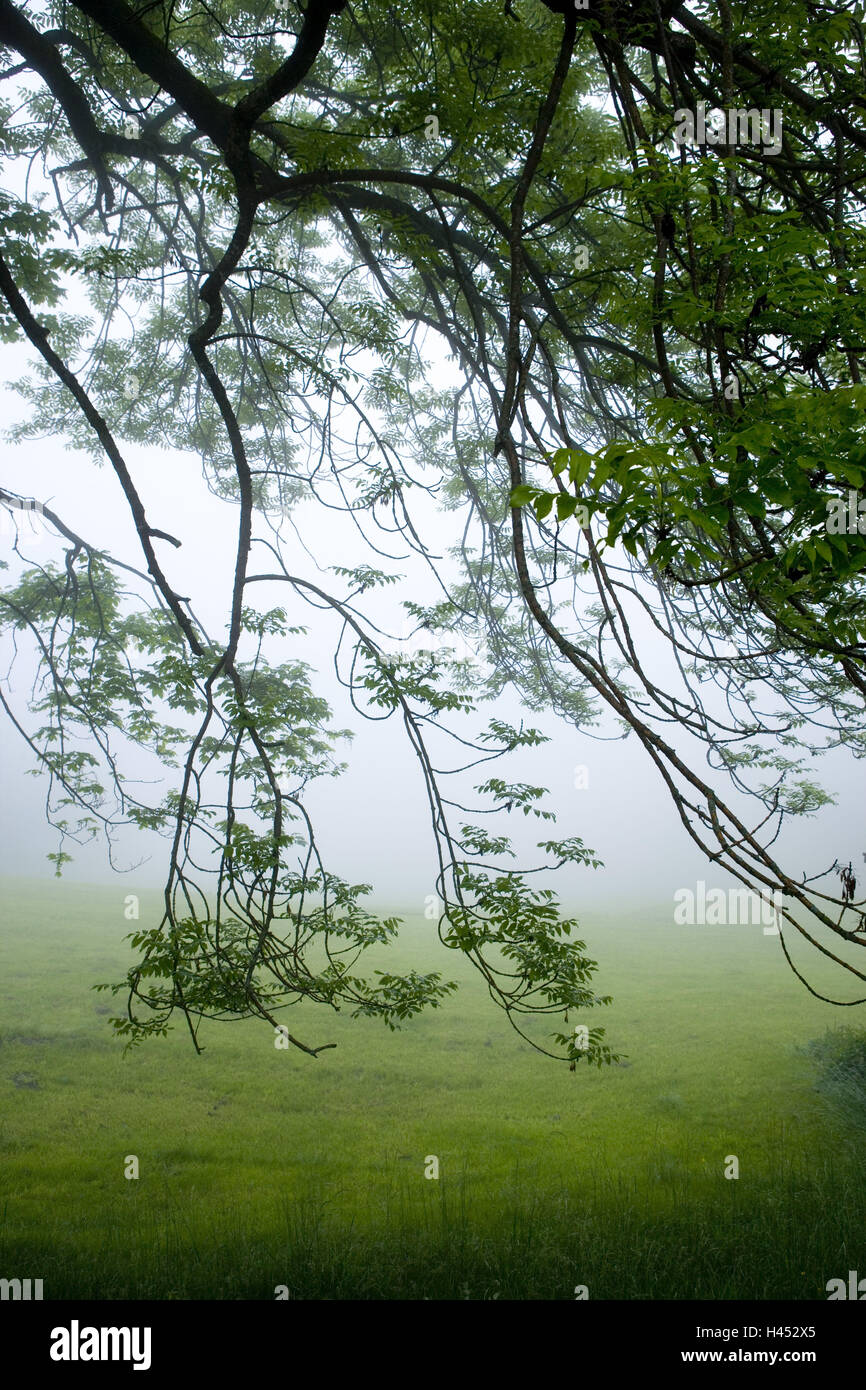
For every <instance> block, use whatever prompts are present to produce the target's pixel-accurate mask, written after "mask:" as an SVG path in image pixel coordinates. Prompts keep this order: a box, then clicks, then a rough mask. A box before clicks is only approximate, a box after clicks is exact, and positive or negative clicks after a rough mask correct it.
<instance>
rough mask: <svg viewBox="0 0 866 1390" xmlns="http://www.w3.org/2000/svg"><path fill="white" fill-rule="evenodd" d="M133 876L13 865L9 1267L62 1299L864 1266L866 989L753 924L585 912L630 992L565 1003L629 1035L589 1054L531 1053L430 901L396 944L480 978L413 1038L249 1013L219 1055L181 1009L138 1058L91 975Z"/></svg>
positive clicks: (0, 1263) (4, 1005)
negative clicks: (854, 994) (116, 1030)
mask: <svg viewBox="0 0 866 1390" xmlns="http://www.w3.org/2000/svg"><path fill="white" fill-rule="evenodd" d="M128 891H130V889H129V886H128V883H127V882H126V881H125V880H119V882H118V885H117V887H109V888H104V887H99V888H86V887H82V886H76V885H67V884H65V883H64V882H63V881H62V880H61V881H59V882H57V883H50V884H30V883H26V882H23V881H13V880H6V881H5V883H4V884H3V885H2V915H3V927H2V934H0V1276H2V1277H7V1278H12V1277H21V1278H28V1277H29V1278H41V1279H43V1281H44V1296H45V1298H46V1299H50V1298H106V1299H126V1298H159V1299H168V1298H220V1299H247V1298H252V1299H273V1298H274V1297H275V1290H276V1289H277V1288H278V1287H279V1286H285V1287H286V1288H287V1289H288V1294H289V1296H290V1297H292V1298H328V1299H351V1298H363V1299H390V1298H410V1299H424V1298H427V1299H442V1298H448V1299H453V1298H469V1299H493V1298H501V1299H515V1298H517V1299H527V1298H528V1299H573V1298H574V1297H575V1290H576V1289H577V1288H578V1287H579V1286H586V1288H587V1290H588V1296H589V1298H590V1299H623V1298H625V1299H632V1298H640V1299H684V1298H700V1299H733V1298H759V1299H771V1298H773V1299H775V1298H781V1299H816V1298H817V1299H825V1298H826V1296H827V1295H826V1292H825V1288H826V1283H827V1281H828V1280H829V1279H831V1278H837V1277H843V1278H847V1272H848V1270H849V1269H857V1270H859V1271H860V1273H861V1275H866V1183H864V1176H866V1171H864V1164H866V1160H864V1142H863V1141H864V1135H866V1126H864V1119H863V1116H864V1107H863V1106H862V1105H860V1104H859V1103H858V1100H862V1094H861V1093H859V1092H857V1086H856V1085H855V1086H854V1092H855V1093H856V1094H854V1097H853V1099H852V1098H851V1095H849V1093H848V1092H847V1091H846V1090H845V1088H844V1087H841V1088H840V1087H839V1086H838V1085H837V1086H835V1088H834V1086H832V1085H829V1084H828V1081H827V1078H828V1076H830V1074H831V1072H832V1067H830V1070H829V1071H828V1067H829V1066H830V1062H832V1060H833V1059H834V1058H836V1059H837V1061H838V1057H839V1056H843V1055H845V1048H846V1047H849V1048H850V1035H849V1034H846V1033H845V1032H844V1031H843V1030H844V1029H846V1028H847V1029H851V1028H852V1027H853V1028H854V1029H858V1028H862V1026H863V1023H862V1020H863V1011H862V1009H860V1008H857V1009H844V1010H840V1009H836V1008H833V1007H832V1006H831V1005H828V1004H826V1003H822V1002H821V1001H820V1000H818V999H815V998H813V997H812V996H810V995H809V994H808V993H807V992H806V991H805V990H804V989H803V987H802V986H801V985H800V984H799V983H798V981H797V980H796V979H795V978H794V977H793V975H792V974H791V972H790V971H789V969H788V967H787V966H786V965H785V962H784V959H783V957H782V954H781V951H780V948H779V943H778V940H777V939H776V938H773V937H765V936H764V935H763V933H762V931H761V928H760V926H758V927H754V926H751V927H750V926H741V927H706V926H704V927H675V926H673V925H672V924H671V917H672V913H671V911H669V910H667V909H665V908H664V907H662V908H661V909H660V910H658V911H656V912H655V913H654V914H648V913H647V912H646V911H645V910H641V909H638V910H635V911H633V912H622V913H620V914H618V916H617V917H616V919H613V918H609V917H603V916H601V915H600V914H598V913H594V912H585V913H583V914H580V913H579V912H578V916H579V917H580V919H581V934H582V936H583V938H584V939H585V940H586V942H587V943H588V945H589V947H590V949H591V953H592V955H593V956H594V958H595V959H597V960H598V961H599V964H600V970H599V974H598V977H597V986H598V988H599V990H600V991H601V992H602V993H610V994H612V995H613V996H614V1003H613V1005H612V1006H611V1007H610V1008H608V1009H606V1010H598V1011H596V1013H595V1014H593V1015H589V1016H587V1017H586V1018H585V1019H583V1020H578V1019H575V1020H572V1022H581V1021H585V1022H589V1023H591V1024H595V1023H597V1022H599V1023H603V1024H604V1026H605V1027H606V1029H607V1037H608V1041H609V1042H610V1043H611V1045H612V1046H614V1047H615V1049H616V1050H617V1051H619V1052H621V1053H624V1054H626V1060H625V1061H624V1062H623V1063H620V1064H618V1065H614V1066H611V1067H609V1068H604V1069H602V1070H595V1069H593V1070H589V1069H587V1068H582V1067H581V1066H578V1068H577V1070H576V1071H575V1072H574V1073H573V1074H572V1073H570V1072H569V1070H568V1067H567V1066H565V1065H563V1064H560V1063H556V1062H553V1061H551V1060H548V1059H546V1058H544V1057H542V1056H540V1055H539V1054H538V1053H537V1052H535V1051H534V1050H533V1049H532V1048H531V1047H530V1046H529V1045H528V1044H527V1043H526V1042H524V1041H522V1040H521V1039H520V1038H519V1037H518V1036H517V1035H516V1034H515V1033H514V1031H513V1030H512V1029H511V1028H510V1026H509V1024H508V1022H507V1020H506V1019H505V1018H504V1017H503V1015H502V1014H501V1013H500V1012H499V1011H498V1010H497V1009H496V1008H495V1007H494V1005H493V1004H492V1003H491V1002H490V1001H489V999H488V998H487V995H486V991H485V988H484V986H483V982H482V981H481V980H480V978H479V977H478V976H477V975H476V974H475V972H474V971H473V970H472V968H471V966H469V965H468V964H467V963H466V962H465V961H463V960H462V959H460V958H458V957H456V956H455V955H454V953H452V952H449V951H446V950H445V949H444V948H443V947H441V946H440V945H439V943H438V940H437V939H436V935H435V927H434V924H432V923H429V922H425V921H423V920H421V919H407V921H406V927H405V930H404V932H403V934H402V936H401V940H400V944H399V947H398V948H397V953H398V954H399V955H400V958H401V963H405V962H407V961H408V962H411V963H412V964H414V965H416V966H417V967H418V968H419V969H438V970H440V971H442V973H443V974H444V976H445V977H446V978H450V979H456V980H458V981H460V983H461V989H460V990H459V992H458V993H457V994H456V995H454V996H453V997H451V998H450V999H449V1000H448V1001H447V1002H446V1003H445V1004H444V1005H443V1006H442V1007H441V1008H440V1009H438V1010H436V1011H434V1012H431V1013H429V1014H428V1015H425V1016H423V1017H421V1018H420V1019H417V1020H415V1021H414V1022H411V1023H409V1024H408V1025H407V1026H406V1027H405V1028H403V1029H402V1030H401V1031H399V1032H394V1033H392V1032H389V1031H388V1030H387V1029H386V1028H384V1027H383V1026H382V1025H381V1024H380V1023H377V1022H375V1021H373V1020H363V1019H362V1020H353V1019H351V1018H349V1017H346V1016H344V1015H334V1014H332V1013H328V1012H326V1011H323V1010H320V1009H314V1008H299V1009H297V1010H295V1011H294V1012H293V1013H292V1015H291V1018H289V1016H288V1015H287V1014H286V1015H282V1016H281V1017H283V1018H284V1020H285V1021H286V1022H287V1023H288V1024H289V1027H290V1029H291V1031H292V1032H294V1033H295V1034H296V1035H297V1036H299V1037H301V1038H302V1039H303V1040H304V1041H307V1042H310V1043H313V1044H316V1045H318V1044H320V1043H324V1042H335V1043H337V1044H338V1046H337V1047H336V1048H335V1049H334V1050H332V1051H328V1052H325V1053H323V1054H322V1055H321V1056H320V1057H319V1058H318V1059H313V1058H310V1057H307V1056H304V1055H303V1054H301V1053H300V1052H298V1051H297V1050H296V1049H290V1050H289V1051H285V1050H282V1049H277V1048H276V1047H275V1046H274V1036H273V1032H272V1030H270V1029H269V1028H268V1027H267V1026H266V1025H264V1024H253V1023H242V1024H241V1023H239V1024H210V1025H206V1026H205V1028H204V1029H203V1032H202V1039H201V1040H202V1042H203V1043H204V1047H205V1050H204V1052H203V1054H202V1055H201V1056H196V1054H195V1052H194V1051H193V1048H192V1045H191V1042H190V1040H189V1037H188V1035H187V1033H186V1030H185V1028H184V1027H182V1026H179V1027H177V1028H176V1029H175V1030H174V1031H173V1032H172V1033H171V1034H170V1035H169V1037H168V1038H166V1039H164V1040H155V1041H151V1042H149V1043H145V1044H144V1045H143V1046H142V1047H140V1048H138V1049H136V1050H134V1051H132V1052H131V1053H128V1054H126V1055H124V1053H123V1047H122V1043H121V1042H120V1041H118V1040H117V1039H116V1038H115V1037H114V1035H113V1033H112V1031H111V1029H110V1028H109V1026H108V1024H107V1018H108V1015H109V1014H110V1013H113V1012H115V1011H116V1010H117V1004H116V1003H115V1002H114V1001H113V998H112V996H110V995H108V994H105V993H98V992H95V991H94V990H93V989H92V985H93V984H94V983H96V982H98V981H104V980H115V979H120V978H121V977H122V974H123V971H124V968H125V963H126V960H127V946H126V945H125V944H124V942H123V937H124V935H125V934H126V933H127V932H129V931H130V930H132V929H133V928H134V926H135V925H136V924H134V923H130V922H126V921H124V918H123V902H124V895H125V894H126V893H127V892H128ZM157 906H158V904H157V897H156V895H155V894H154V895H153V896H152V897H151V898H148V897H147V896H142V898H141V923H142V924H143V923H145V922H146V921H147V920H148V918H149V914H150V913H151V912H152V911H155V910H156V909H157ZM814 983H815V984H816V986H817V987H819V988H820V987H822V986H824V987H829V988H830V989H832V988H833V987H834V984H835V988H836V991H837V992H843V993H844V992H845V991H846V990H847V985H846V984H845V983H844V982H840V981H839V980H838V978H836V979H835V981H834V977H833V976H832V975H831V974H829V973H828V972H827V971H826V970H823V971H819V972H817V974H816V975H815V977H814ZM848 997H850V991H848ZM602 1014H603V1015H604V1016H603V1017H602ZM555 1027H557V1021H556V1020H549V1021H547V1022H544V1021H542V1027H541V1029H540V1030H539V1032H538V1036H539V1037H540V1038H543V1036H544V1032H545V1030H549V1031H551V1032H552V1031H553V1030H554V1028H555ZM830 1030H833V1033H834V1035H835V1036H831V1037H828V1036H827V1035H828V1032H829V1031H830ZM815 1040H822V1041H821V1042H820V1043H818V1044H817V1046H812V1047H811V1049H810V1044H814V1043H815ZM828 1059H829V1060H828ZM847 1074H848V1073H846V1075H847ZM836 1075H837V1080H838V1066H837V1073H836ZM831 1079H832V1077H831ZM855 1082H856V1076H855ZM129 1155H135V1156H136V1157H137V1159H138V1163H139V1177H138V1179H137V1180H129V1179H127V1178H125V1176H124V1170H125V1165H126V1161H127V1158H128V1156H129ZM430 1156H435V1157H436V1158H437V1159H438V1163H439V1177H438V1179H430V1178H427V1177H425V1167H427V1168H429V1167H430V1166H431V1165H429V1163H428V1162H427V1160H428V1159H429V1157H430ZM731 1156H734V1157H735V1158H736V1160H737V1163H738V1165H739V1176H738V1177H737V1178H736V1179H733V1178H726V1176H725V1170H726V1166H727V1167H728V1169H729V1170H730V1167H731V1164H730V1157H731Z"/></svg>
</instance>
